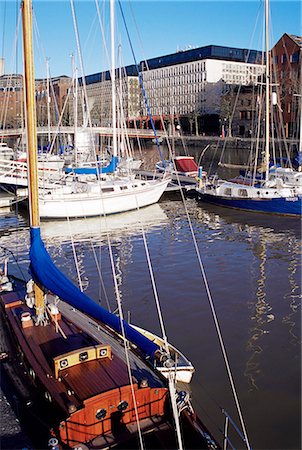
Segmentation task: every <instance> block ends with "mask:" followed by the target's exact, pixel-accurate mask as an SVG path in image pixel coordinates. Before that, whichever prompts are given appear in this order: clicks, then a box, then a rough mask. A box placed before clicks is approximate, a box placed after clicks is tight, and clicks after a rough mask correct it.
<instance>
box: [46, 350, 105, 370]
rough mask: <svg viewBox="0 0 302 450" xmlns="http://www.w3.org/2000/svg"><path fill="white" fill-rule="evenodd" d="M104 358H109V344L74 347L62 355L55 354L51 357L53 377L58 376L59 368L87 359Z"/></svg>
mask: <svg viewBox="0 0 302 450" xmlns="http://www.w3.org/2000/svg"><path fill="white" fill-rule="evenodd" d="M104 358H109V359H111V347H110V345H92V346H90V347H85V348H80V349H76V350H73V351H71V352H68V353H65V354H63V355H59V356H56V357H55V358H53V362H54V368H55V377H56V378H58V377H59V372H60V371H61V370H64V369H67V368H70V367H72V366H75V365H77V364H83V363H85V362H87V361H93V360H95V359H104Z"/></svg>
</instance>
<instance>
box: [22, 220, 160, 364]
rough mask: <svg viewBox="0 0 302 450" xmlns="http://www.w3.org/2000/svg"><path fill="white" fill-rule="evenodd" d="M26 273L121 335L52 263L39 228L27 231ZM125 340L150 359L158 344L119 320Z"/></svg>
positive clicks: (113, 322) (106, 313)
mask: <svg viewBox="0 0 302 450" xmlns="http://www.w3.org/2000/svg"><path fill="white" fill-rule="evenodd" d="M30 238H31V248H30V271H31V274H32V277H33V279H34V281H36V282H38V283H40V284H41V285H42V286H44V287H45V288H46V289H48V290H49V291H51V292H52V293H53V294H55V295H57V296H58V297H59V298H60V299H62V300H64V301H65V302H66V303H68V304H69V305H71V306H73V307H74V308H77V309H79V310H80V311H82V312H84V313H85V314H88V315H89V316H91V317H93V318H94V319H96V320H99V321H100V322H102V323H104V324H105V325H108V326H109V327H110V328H112V329H114V330H115V331H117V332H118V333H120V334H121V324H120V319H119V317H117V316H116V315H115V314H112V313H110V312H109V311H107V310H106V309H104V308H102V307H101V306H100V305H99V304H97V303H96V302H95V301H94V300H92V299H91V298H90V297H88V295H86V294H84V293H83V292H82V291H80V289H79V288H78V287H76V286H75V285H74V284H73V283H72V282H71V281H70V280H69V279H68V278H67V277H66V276H65V275H64V274H63V273H62V272H61V271H60V270H59V269H58V268H57V267H56V266H55V264H54V263H53V261H52V259H51V258H50V256H49V254H48V252H47V250H46V249H45V246H44V243H43V241H42V239H41V233H40V228H31V230H30ZM123 324H124V330H125V335H126V337H127V339H128V340H129V341H130V342H132V343H133V344H135V345H136V346H137V347H138V348H139V349H140V350H141V351H142V352H143V353H144V354H145V355H146V356H149V357H153V356H154V353H155V351H156V350H158V349H159V347H158V345H156V344H154V342H152V341H150V340H149V339H147V338H146V337H145V336H143V335H142V334H141V333H139V332H138V331H136V330H135V329H134V328H132V327H131V325H129V324H128V323H127V322H125V321H123Z"/></svg>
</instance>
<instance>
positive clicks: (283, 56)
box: [282, 53, 286, 64]
mask: <svg viewBox="0 0 302 450" xmlns="http://www.w3.org/2000/svg"><path fill="white" fill-rule="evenodd" d="M285 63H286V54H285V53H283V55H282V64H285Z"/></svg>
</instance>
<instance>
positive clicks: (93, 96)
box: [72, 65, 141, 126]
mask: <svg viewBox="0 0 302 450" xmlns="http://www.w3.org/2000/svg"><path fill="white" fill-rule="evenodd" d="M116 79H117V82H116V90H117V102H118V105H122V110H123V115H124V118H125V119H127V118H128V117H139V116H140V114H141V93H140V91H141V89H140V87H139V79H138V75H137V70H136V67H135V65H131V66H127V67H124V68H122V69H120V70H117V71H116ZM85 84H86V93H87V99H85V98H84V92H83V91H84V89H83V79H82V78H79V85H80V87H81V90H80V92H81V94H80V95H79V99H78V125H82V124H84V125H86V124H87V116H86V117H85V111H86V104H87V105H88V108H89V112H90V118H91V123H92V125H95V126H111V106H112V105H111V77H110V71H106V72H100V73H95V74H92V75H88V76H86V77H85ZM119 109H120V108H119ZM73 120H74V119H72V122H73Z"/></svg>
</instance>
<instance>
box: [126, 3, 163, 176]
mask: <svg viewBox="0 0 302 450" xmlns="http://www.w3.org/2000/svg"><path fill="white" fill-rule="evenodd" d="M118 3H119V7H120V10H121V14H122V19H123V23H124V26H125V30H126V34H127V37H128V41H129V45H130V49H131V53H132V56H133V60H134V64H135V66H136V70H137V74H138V80H139V84H140V86H141V89H142V93H143V97H144V102H145V105H146V108H147V112H148V116H149V118H150V122H151V126H152V130H153V133H154V136H155V141H156V145H157V149H158V152H159V154H160V158H161V160H162V162H163V165H164V167H165V165H166V163H165V159H164V156H163V154H162V151H161V149H160V144H159V141H158V137H157V133H156V129H155V124H154V121H153V117H152V114H151V109H150V106H149V102H148V98H147V94H146V91H145V87H144V83H143V78H142V75H141V72H140V70H139V66H138V63H137V61H136V57H135V53H134V49H133V45H132V42H131V39H130V34H129V30H128V27H127V24H126V20H125V16H124V11H123V8H122V5H121V2H120V0H118Z"/></svg>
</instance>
